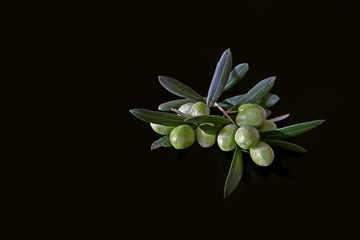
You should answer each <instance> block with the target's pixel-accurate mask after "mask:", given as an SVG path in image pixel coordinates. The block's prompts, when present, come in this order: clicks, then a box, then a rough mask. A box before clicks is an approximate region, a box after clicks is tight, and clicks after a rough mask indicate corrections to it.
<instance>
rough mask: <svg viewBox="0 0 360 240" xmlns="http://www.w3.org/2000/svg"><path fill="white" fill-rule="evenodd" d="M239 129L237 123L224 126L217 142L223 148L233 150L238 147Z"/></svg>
mask: <svg viewBox="0 0 360 240" xmlns="http://www.w3.org/2000/svg"><path fill="white" fill-rule="evenodd" d="M237 130H238V126H237V125H236V124H229V125H226V126H225V127H223V128H222V129H221V130H220V132H219V133H218V136H217V143H218V145H219V147H220V149H221V150H223V151H226V152H227V151H231V150H233V149H234V148H235V147H236V142H235V133H236V131H237Z"/></svg>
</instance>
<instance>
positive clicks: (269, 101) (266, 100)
mask: <svg viewBox="0 0 360 240" xmlns="http://www.w3.org/2000/svg"><path fill="white" fill-rule="evenodd" d="M279 100H280V98H279V96H278V95H276V94H272V93H267V94H266V95H265V96H264V97H263V98H261V99H260V100H258V101H256V102H255V103H256V104H258V105H260V106H262V107H263V108H268V107H272V106H274V105H275V104H276V103H277V102H278V101H279Z"/></svg>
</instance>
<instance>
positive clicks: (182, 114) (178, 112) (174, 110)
mask: <svg viewBox="0 0 360 240" xmlns="http://www.w3.org/2000/svg"><path fill="white" fill-rule="evenodd" d="M171 110H172V111H173V112H175V113H177V114H179V115H181V116H182V117H184V118H186V119H189V116H187V115H186V114H185V113H183V112H180V111H179V110H177V109H174V108H172V109H171Z"/></svg>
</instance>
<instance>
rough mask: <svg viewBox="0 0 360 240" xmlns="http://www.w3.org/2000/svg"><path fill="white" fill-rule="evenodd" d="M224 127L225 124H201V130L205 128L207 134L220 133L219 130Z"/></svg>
mask: <svg viewBox="0 0 360 240" xmlns="http://www.w3.org/2000/svg"><path fill="white" fill-rule="evenodd" d="M223 127H224V125H223V124H222V125H218V126H211V125H208V124H204V125H201V126H199V128H200V129H201V130H203V131H204V132H205V133H207V134H218V132H219V131H220V130H221V129H222V128H223Z"/></svg>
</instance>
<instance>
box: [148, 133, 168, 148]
mask: <svg viewBox="0 0 360 240" xmlns="http://www.w3.org/2000/svg"><path fill="white" fill-rule="evenodd" d="M171 146H172V145H171V142H170V137H169V135H166V136H163V137H161V138H159V139H158V140H156V141H155V142H153V143H152V144H151V150H154V149H157V148H160V147H171Z"/></svg>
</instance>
